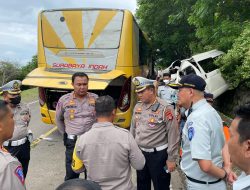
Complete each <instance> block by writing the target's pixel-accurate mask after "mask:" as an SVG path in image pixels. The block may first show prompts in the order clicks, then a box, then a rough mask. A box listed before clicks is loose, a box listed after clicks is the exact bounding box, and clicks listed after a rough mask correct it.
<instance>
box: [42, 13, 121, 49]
mask: <svg viewBox="0 0 250 190" xmlns="http://www.w3.org/2000/svg"><path fill="white" fill-rule="evenodd" d="M122 20H123V12H122V11H118V10H115V11H113V10H109V11H108V10H101V11H100V10H81V11H80V10H79V11H70V10H65V11H45V12H43V13H42V23H41V24H42V34H43V43H44V44H43V45H44V47H47V48H60V49H64V48H69V49H74V48H76V49H83V48H84V49H85V48H89V49H103V48H105V49H106V48H108V49H110V48H118V47H119V43H120V35H121V27H122Z"/></svg>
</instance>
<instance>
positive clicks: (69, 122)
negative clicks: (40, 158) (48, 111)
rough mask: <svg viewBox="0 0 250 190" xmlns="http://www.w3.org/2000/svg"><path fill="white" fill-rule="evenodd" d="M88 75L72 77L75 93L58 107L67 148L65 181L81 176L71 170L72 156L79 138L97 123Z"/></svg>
mask: <svg viewBox="0 0 250 190" xmlns="http://www.w3.org/2000/svg"><path fill="white" fill-rule="evenodd" d="M88 82H89V78H88V75H87V74H85V73H83V72H77V73H75V74H73V75H72V86H73V87H74V91H73V92H71V93H68V94H66V95H64V96H62V97H61V98H60V99H59V101H58V103H57V107H56V124H57V127H58V130H59V131H60V132H61V133H62V134H63V135H64V145H65V147H66V151H65V156H66V176H65V178H64V180H65V181H66V180H69V179H73V178H78V177H79V174H77V173H75V172H74V171H73V170H72V168H71V163H72V155H73V151H74V147H75V143H76V140H77V136H79V135H82V134H83V133H85V132H86V131H88V130H89V129H90V128H91V126H92V125H93V124H94V122H95V121H96V117H95V99H96V98H97V97H98V96H97V95H96V94H94V93H91V92H88Z"/></svg>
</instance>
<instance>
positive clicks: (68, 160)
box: [64, 139, 80, 181]
mask: <svg viewBox="0 0 250 190" xmlns="http://www.w3.org/2000/svg"><path fill="white" fill-rule="evenodd" d="M75 144H76V140H71V139H65V140H64V145H65V147H66V151H65V164H66V165H65V166H66V176H65V177H64V181H67V180H69V179H75V178H79V176H80V174H78V173H75V172H74V171H73V170H72V168H71V164H72V156H73V152H74V148H75Z"/></svg>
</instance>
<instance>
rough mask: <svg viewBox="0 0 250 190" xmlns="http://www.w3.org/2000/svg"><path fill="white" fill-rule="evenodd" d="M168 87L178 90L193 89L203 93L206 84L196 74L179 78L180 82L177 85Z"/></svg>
mask: <svg viewBox="0 0 250 190" xmlns="http://www.w3.org/2000/svg"><path fill="white" fill-rule="evenodd" d="M169 86H170V87H172V88H174V89H179V88H193V89H196V90H199V91H204V90H205V87H206V82H205V80H204V79H203V78H201V77H200V76H198V75H196V74H189V75H185V76H183V77H182V78H181V80H180V82H179V83H177V84H169Z"/></svg>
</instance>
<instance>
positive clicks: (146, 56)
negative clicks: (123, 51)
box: [139, 30, 151, 65]
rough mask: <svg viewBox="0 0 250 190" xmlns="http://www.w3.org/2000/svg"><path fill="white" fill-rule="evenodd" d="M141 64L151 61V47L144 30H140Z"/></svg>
mask: <svg viewBox="0 0 250 190" xmlns="http://www.w3.org/2000/svg"><path fill="white" fill-rule="evenodd" d="M139 55H140V57H139V65H148V62H149V61H150V59H151V58H150V48H149V45H148V42H147V40H146V39H145V37H144V35H143V33H142V31H141V30H140V32H139Z"/></svg>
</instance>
